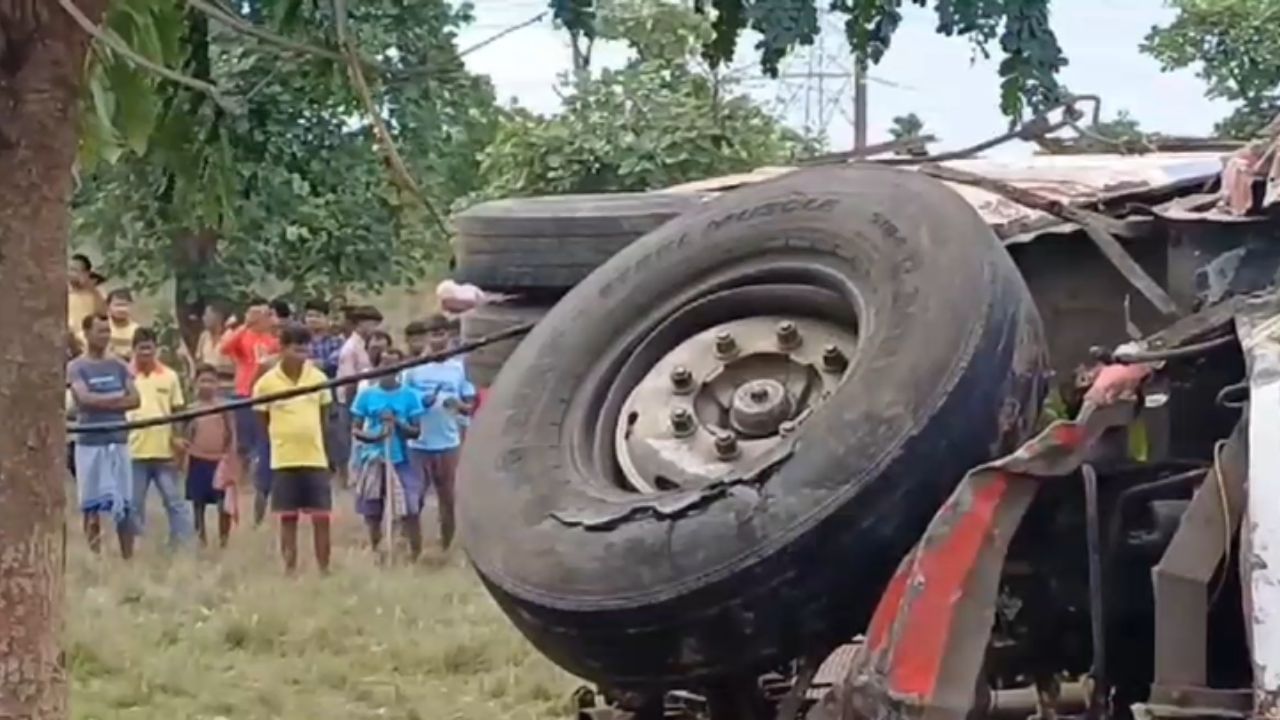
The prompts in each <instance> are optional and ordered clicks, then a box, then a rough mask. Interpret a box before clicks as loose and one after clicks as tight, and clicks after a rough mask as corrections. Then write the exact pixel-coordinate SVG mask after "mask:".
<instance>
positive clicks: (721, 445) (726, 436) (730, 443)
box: [716, 432, 738, 460]
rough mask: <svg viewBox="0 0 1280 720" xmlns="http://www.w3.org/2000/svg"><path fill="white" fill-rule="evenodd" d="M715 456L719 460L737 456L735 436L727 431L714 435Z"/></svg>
mask: <svg viewBox="0 0 1280 720" xmlns="http://www.w3.org/2000/svg"><path fill="white" fill-rule="evenodd" d="M716 456H717V457H719V458H720V459H721V460H732V459H734V458H736V457H738V438H737V436H735V435H734V434H733V433H729V432H722V433H720V434H719V435H716Z"/></svg>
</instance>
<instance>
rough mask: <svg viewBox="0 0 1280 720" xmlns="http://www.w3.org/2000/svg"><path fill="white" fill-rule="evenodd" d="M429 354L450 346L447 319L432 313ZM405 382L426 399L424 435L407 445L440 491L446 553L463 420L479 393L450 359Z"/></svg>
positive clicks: (423, 367)
mask: <svg viewBox="0 0 1280 720" xmlns="http://www.w3.org/2000/svg"><path fill="white" fill-rule="evenodd" d="M424 325H425V327H423V328H422V329H423V330H425V331H426V343H425V345H426V348H425V349H426V351H427V352H433V353H434V352H443V351H444V350H446V349H448V347H449V321H448V319H446V318H445V317H444V316H443V315H439V314H437V315H432V316H431V317H430V318H428V319H427V321H426V323H424ZM405 383H406V384H407V385H408V386H409V387H410V388H412V389H413V390H414V391H415V392H416V393H418V397H420V398H421V399H422V405H423V407H424V408H425V409H426V414H424V415H423V416H422V423H421V427H422V431H421V433H420V434H419V435H418V437H417V438H414V439H413V440H410V441H409V456H410V462H411V463H412V464H413V466H414V468H415V469H418V470H419V471H421V472H422V473H423V474H424V475H425V476H426V477H427V478H428V479H429V480H430V482H431V484H432V486H434V487H435V490H436V499H437V500H438V501H439V505H440V510H439V516H440V544H441V545H442V546H443V547H444V548H445V549H448V547H449V545H450V543H451V542H453V530H454V520H453V498H454V493H453V485H454V478H455V476H456V474H457V469H458V448H459V447H461V445H462V423H461V422H460V419H462V418H465V417H468V416H470V414H471V411H472V409H473V408H474V407H475V398H476V389H475V387H474V386H473V385H472V384H471V383H470V381H468V380H467V371H466V368H465V367H464V366H463V364H462V362H461V361H459V360H457V359H454V358H450V359H448V360H443V361H441V362H432V363H427V364H425V365H419V366H418V367H415V368H412V369H410V370H408V371H406V373H405Z"/></svg>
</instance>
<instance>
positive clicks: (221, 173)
mask: <svg viewBox="0 0 1280 720" xmlns="http://www.w3.org/2000/svg"><path fill="white" fill-rule="evenodd" d="M185 5H186V3H177V2H176V0H122V2H119V3H117V4H116V5H115V6H114V7H113V11H112V12H111V14H110V16H109V18H108V24H109V26H110V27H112V28H121V29H117V32H119V33H120V35H121V37H122V38H123V39H125V40H126V41H127V42H128V44H129V46H130V47H131V48H134V49H135V50H140V49H141V48H142V47H145V46H146V45H147V43H140V41H139V38H141V37H145V34H144V33H142V32H141V31H139V30H137V29H136V28H138V27H141V25H140V24H139V23H140V21H138V20H137V19H136V18H137V17H139V16H141V17H150V18H153V19H154V20H153V25H156V26H157V28H158V29H157V36H158V37H159V41H158V43H157V44H158V46H159V47H161V48H170V49H172V52H171V53H168V54H162V55H158V56H156V57H155V58H153V59H155V60H156V61H157V62H161V63H162V64H163V65H165V66H166V67H170V68H174V69H178V70H180V71H181V72H184V73H186V74H188V75H190V76H193V77H195V78H197V79H200V80H203V81H205V82H209V83H211V84H213V85H214V86H216V87H217V89H218V93H219V94H220V95H221V96H223V97H224V98H228V99H230V100H231V104H230V106H231V107H232V108H233V110H234V111H231V112H229V111H227V109H226V107H227V103H215V102H213V101H212V100H211V99H210V98H209V97H208V96H207V94H204V93H201V92H198V91H195V90H192V89H190V88H188V87H185V86H180V85H177V84H174V83H170V82H167V81H164V80H160V79H158V78H157V77H156V76H155V75H154V74H151V73H149V72H148V71H145V70H142V71H140V70H137V69H135V68H133V67H132V66H130V64H129V63H128V62H127V61H125V60H123V59H121V58H117V57H112V56H111V55H110V54H109V53H99V54H98V55H97V58H98V60H97V62H95V63H93V65H92V66H91V67H90V70H89V72H90V73H91V74H90V78H91V82H90V89H91V103H90V109H89V111H88V112H86V113H85V118H86V119H85V124H86V126H87V128H88V129H89V130H91V131H87V132H86V133H85V136H84V137H85V140H84V141H83V142H82V147H81V158H82V161H81V162H82V186H81V188H80V190H79V192H78V194H77V198H76V215H75V218H76V226H75V227H76V238H77V239H78V240H83V241H91V242H93V244H95V245H96V246H97V247H99V248H101V249H102V251H103V253H104V255H105V261H106V263H105V264H106V266H107V268H108V270H109V272H111V274H112V275H113V276H116V277H120V278H122V279H125V280H127V281H128V282H130V283H132V284H133V285H135V286H136V287H139V288H141V289H155V288H156V287H158V286H159V285H160V284H162V283H164V282H165V281H167V280H169V279H177V280H178V283H179V286H180V292H181V293H182V295H183V297H180V298H179V300H180V301H182V302H188V301H192V300H194V299H195V298H196V297H208V296H214V295H229V294H233V293H243V292H246V291H247V290H248V289H249V288H250V287H251V286H253V285H255V284H258V283H261V282H264V281H270V282H272V283H283V284H285V285H286V286H289V287H291V288H292V290H293V291H294V292H296V293H299V294H301V293H304V292H325V293H333V292H345V291H348V290H356V291H377V290H379V289H381V288H382V287H384V286H385V285H387V284H389V283H400V282H403V281H406V280H412V279H414V278H417V277H421V276H422V275H423V274H424V272H425V270H426V269H427V268H428V267H430V266H431V264H432V263H434V262H436V261H437V260H440V259H442V258H443V256H444V255H445V253H447V243H446V242H445V238H444V237H442V233H441V231H440V229H439V228H437V227H435V226H434V224H433V223H432V222H431V218H430V216H429V214H428V213H427V210H426V208H424V207H423V206H421V205H420V204H419V203H418V202H417V201H416V200H415V199H414V198H412V197H409V196H406V195H405V193H404V192H403V191H402V190H401V189H399V188H398V187H397V186H396V185H395V184H394V183H392V182H391V181H390V179H389V178H390V175H389V173H388V170H387V168H386V166H385V164H384V160H383V158H382V157H381V155H380V154H379V152H378V151H377V149H376V146H375V143H374V141H373V137H372V135H371V133H370V129H369V126H368V121H367V118H366V116H365V109H364V107H363V105H362V103H361V102H360V100H359V97H358V95H357V94H356V93H355V92H354V90H353V88H352V84H351V82H350V80H349V77H348V73H347V68H346V66H345V63H344V62H342V61H341V60H340V59H338V58H337V57H335V56H334V55H335V53H334V52H333V50H332V48H333V44H334V40H333V39H332V33H333V31H332V28H333V25H334V23H333V18H332V13H331V10H330V8H329V6H328V4H327V3H315V4H313V3H303V2H298V1H297V0H257V1H256V2H249V3H239V4H237V5H236V9H237V10H238V11H240V13H241V14H240V15H239V16H238V17H239V18H240V19H241V20H242V21H244V22H252V23H254V24H255V26H256V27H259V28H263V29H267V30H270V31H271V32H273V33H276V34H279V35H281V36H284V37H287V38H288V39H289V40H291V41H295V42H302V43H307V44H308V45H310V46H312V47H313V48H318V49H320V51H321V52H313V53H305V54H302V53H287V52H283V51H282V49H281V48H280V47H277V46H276V45H275V44H272V43H267V42H264V41H262V40H259V39H255V38H251V37H248V36H246V35H245V34H242V33H240V32H236V31H233V30H231V29H229V28H228V27H226V26H225V25H224V24H220V23H217V22H214V21H211V20H209V19H207V18H206V17H205V16H204V15H202V14H199V13H197V12H195V11H186V10H183V9H181V8H180V7H179V6H181V7H185ZM131 6H136V7H131ZM137 7H144V8H149V10H147V11H146V12H142V13H141V14H140V13H139V11H138V10H137ZM223 7H226V6H223ZM170 10H172V11H173V12H172V13H170V12H169V11H170ZM175 18H176V21H175ZM469 19H470V17H469V14H468V9H467V8H465V7H464V8H461V9H453V8H451V7H450V4H449V3H448V2H446V0H388V1H386V2H378V3H372V2H370V3H351V9H350V11H349V28H350V32H351V34H352V35H353V36H354V40H355V42H356V44H357V45H358V47H359V49H360V52H361V53H362V55H363V57H364V58H366V75H368V76H369V77H370V83H371V84H372V85H373V88H372V90H373V93H374V97H375V103H376V106H377V107H378V110H379V112H380V113H381V114H382V116H383V119H384V120H385V121H386V123H387V124H388V126H389V127H390V128H391V130H392V132H393V133H394V135H395V137H396V140H397V143H398V145H399V148H400V152H401V154H402V155H403V156H404V159H405V161H406V163H407V164H408V165H409V167H410V170H411V173H412V175H413V176H414V178H415V179H416V180H417V181H418V184H419V185H421V186H422V190H423V193H424V194H425V195H426V196H427V197H429V198H434V199H435V200H436V204H437V205H439V206H441V207H447V205H448V203H449V202H450V201H452V199H453V198H455V197H458V196H461V195H464V194H466V193H468V192H470V191H472V190H473V189H474V187H475V184H476V182H477V180H478V178H477V174H476V168H475V157H476V156H477V155H478V154H479V153H480V152H481V150H482V148H483V147H485V146H486V145H487V144H488V142H489V141H490V140H491V139H492V137H493V133H494V132H495V130H496V126H497V109H496V107H495V105H494V99H493V92H492V88H491V87H490V86H489V83H488V81H487V80H485V79H482V78H477V77H474V76H472V75H470V74H468V73H467V72H466V71H465V69H464V67H463V65H462V61H461V59H460V58H459V57H458V54H457V49H456V47H455V42H454V41H455V33H456V29H457V28H458V27H460V26H461V25H462V24H463V23H465V22H467V21H469ZM161 20H163V22H161ZM130 23H132V24H133V25H132V26H133V27H135V30H134V31H133V33H132V34H131V35H125V33H124V32H123V28H127V27H130ZM140 51H141V50H140ZM166 52H167V51H166ZM95 78H100V80H99V81H97V82H94V79H95ZM135 104H139V105H141V106H142V107H153V108H154V109H155V110H154V113H147V112H142V111H138V110H132V111H129V112H125V111H124V110H123V108H124V107H125V106H130V107H132V106H134V105H135ZM148 118H150V121H149V122H148ZM175 274H176V276H177V277H176V278H174V275H175Z"/></svg>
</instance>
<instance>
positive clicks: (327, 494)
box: [271, 467, 333, 517]
mask: <svg viewBox="0 0 1280 720" xmlns="http://www.w3.org/2000/svg"><path fill="white" fill-rule="evenodd" d="M271 475H272V483H271V484H272V487H271V510H272V511H273V512H275V513H277V514H279V515H283V516H285V517H289V516H296V515H300V514H301V515H328V514H329V511H331V510H332V509H333V495H332V492H331V490H330V489H329V469H328V468H322V467H295V468H280V469H278V470H273V471H272V472H271Z"/></svg>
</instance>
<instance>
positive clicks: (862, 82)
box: [853, 55, 867, 157]
mask: <svg viewBox="0 0 1280 720" xmlns="http://www.w3.org/2000/svg"><path fill="white" fill-rule="evenodd" d="M866 150H867V62H866V58H865V57H863V56H862V55H855V56H854V58H853V152H854V156H855V157H864V156H865V154H866Z"/></svg>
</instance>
